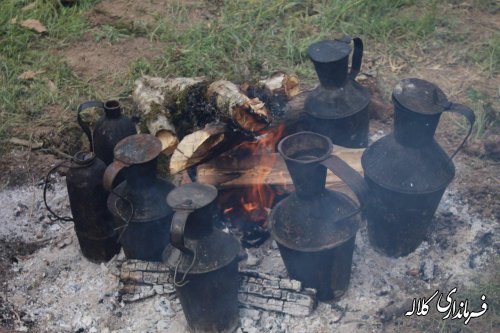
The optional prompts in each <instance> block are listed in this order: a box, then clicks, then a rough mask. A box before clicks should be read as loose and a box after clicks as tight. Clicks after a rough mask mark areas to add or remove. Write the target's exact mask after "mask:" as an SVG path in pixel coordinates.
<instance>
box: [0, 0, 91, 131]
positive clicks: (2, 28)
mask: <svg viewBox="0 0 500 333" xmlns="http://www.w3.org/2000/svg"><path fill="white" fill-rule="evenodd" d="M29 3H30V1H21V0H3V1H2V2H1V4H0V140H1V139H5V138H6V137H7V136H8V135H9V134H10V130H11V129H12V128H15V127H23V126H26V125H29V124H30V123H31V122H33V121H36V120H37V119H38V118H40V116H41V115H42V113H43V111H44V110H46V109H47V107H48V106H50V105H53V104H59V105H63V106H65V107H67V106H68V105H70V104H71V103H72V102H74V101H75V100H76V99H78V98H79V96H81V95H88V93H89V91H90V87H89V86H88V85H86V84H85V83H84V82H81V81H80V80H79V79H78V78H77V77H76V76H75V75H74V73H73V71H72V70H71V69H70V68H69V66H68V65H67V64H66V63H65V62H64V61H63V60H62V59H61V58H59V57H58V56H56V55H54V54H55V52H53V50H56V49H59V48H62V47H65V46H68V45H70V43H71V42H73V41H75V40H77V39H78V38H79V37H80V36H81V35H82V34H83V33H84V32H85V31H86V30H87V29H88V25H87V22H86V20H85V17H84V13H85V12H86V11H87V10H88V9H89V8H90V7H91V6H92V4H93V3H95V1H84V2H82V5H81V6H79V7H72V8H64V7H61V6H59V5H58V3H57V2H56V1H49V0H45V1H43V0H38V1H36V2H35V3H36V6H35V8H34V9H33V10H29V11H21V8H22V7H24V6H25V5H27V4H29ZM29 18H32V19H37V20H39V21H40V22H41V23H42V24H43V25H44V26H45V27H46V28H47V29H48V31H49V33H48V34H47V35H40V34H38V33H36V32H33V31H31V30H28V29H25V28H23V27H21V26H20V25H19V24H14V23H11V20H13V19H16V21H17V22H21V21H23V20H25V19H29ZM27 70H31V71H34V72H37V73H38V74H37V75H36V76H35V77H34V79H33V80H32V81H26V80H20V79H19V78H18V77H19V75H20V74H22V73H23V72H24V71H27ZM49 81H51V82H53V83H54V85H55V87H56V89H53V88H51V87H50V83H49Z"/></svg>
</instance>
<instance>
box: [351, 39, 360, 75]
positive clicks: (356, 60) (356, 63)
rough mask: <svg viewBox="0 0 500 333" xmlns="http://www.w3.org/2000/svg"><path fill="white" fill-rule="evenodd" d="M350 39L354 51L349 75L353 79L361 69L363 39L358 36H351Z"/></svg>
mask: <svg viewBox="0 0 500 333" xmlns="http://www.w3.org/2000/svg"><path fill="white" fill-rule="evenodd" d="M352 41H353V43H354V52H353V53H352V63H351V72H350V73H349V76H350V77H351V78H352V79H355V78H356V76H358V74H359V71H360V70H361V61H362V60H363V41H362V40H361V38H359V37H355V38H353V39H352Z"/></svg>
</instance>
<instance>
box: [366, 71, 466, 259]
mask: <svg viewBox="0 0 500 333" xmlns="http://www.w3.org/2000/svg"><path fill="white" fill-rule="evenodd" d="M392 101H393V104H394V132H393V133H391V134H389V135H387V136H385V137H383V138H381V139H380V140H378V141H377V142H375V143H374V144H373V145H371V146H370V147H369V148H368V149H367V150H366V151H365V152H364V153H363V156H362V159H361V164H362V166H363V170H364V175H365V180H366V182H367V184H368V186H369V188H370V190H371V198H370V201H369V203H368V205H367V213H366V217H367V222H368V234H369V237H370V242H371V244H372V245H373V246H374V247H375V248H376V249H377V250H379V251H381V252H383V253H385V254H386V255H388V256H392V257H399V256H405V255H407V254H409V253H411V252H412V251H413V250H415V249H416V248H417V247H418V246H419V245H420V243H421V242H422V241H423V239H424V237H425V236H426V234H427V233H428V230H429V225H430V224H431V221H432V218H433V216H434V213H435V211H436V209H437V207H438V205H439V202H440V201H441V197H442V196H443V193H444V191H445V189H446V187H447V186H448V185H449V184H450V182H451V181H452V179H453V177H454V176H455V166H454V164H453V162H452V158H453V157H454V156H455V155H456V154H457V152H458V151H459V150H460V149H461V148H462V147H463V145H464V143H465V142H466V140H467V138H468V137H469V136H470V134H471V131H472V126H473V124H474V121H475V116H474V113H473V112H472V110H470V109H469V108H467V107H465V106H463V105H460V104H454V103H451V102H449V101H448V99H447V98H446V96H445V94H444V93H443V91H442V90H441V89H439V88H438V87H437V86H436V85H434V84H432V83H430V82H428V81H424V80H420V79H404V80H402V81H401V82H400V83H398V84H397V85H396V87H395V88H394V90H393V93H392ZM443 112H456V113H459V114H461V115H463V116H465V117H466V119H467V120H468V121H469V125H470V127H469V131H468V133H467V135H466V137H465V139H464V140H463V141H462V143H461V144H460V146H459V147H458V148H457V149H456V151H455V152H454V153H453V154H452V155H451V157H448V155H447V154H446V153H445V151H444V150H443V149H442V148H441V147H440V146H439V144H438V143H437V142H436V141H435V140H434V133H435V131H436V127H437V125H438V122H439V118H440V117H441V114H442V113H443Z"/></svg>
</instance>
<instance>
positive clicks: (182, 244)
mask: <svg viewBox="0 0 500 333" xmlns="http://www.w3.org/2000/svg"><path fill="white" fill-rule="evenodd" d="M216 197H217V189H216V188H215V187H213V186H212V185H205V184H199V183H190V184H185V185H182V186H179V187H178V188H176V189H175V190H173V191H172V192H170V194H169V195H168V197H167V203H168V204H169V206H170V207H172V208H173V209H174V210H175V214H174V217H173V219H172V227H171V229H170V243H171V245H169V246H168V247H167V249H166V250H165V254H164V260H165V262H166V263H167V265H169V266H170V267H171V269H172V272H173V274H174V283H175V287H176V292H177V295H178V297H179V299H180V301H181V305H182V309H183V311H184V314H185V316H186V320H187V323H188V326H189V328H190V330H191V331H192V332H214V333H215V332H234V330H235V329H236V327H237V326H238V321H239V317H238V315H239V312H238V288H239V284H240V281H239V276H238V262H239V260H240V257H239V253H240V244H239V242H238V241H237V240H236V239H235V238H234V237H232V236H231V235H229V234H227V233H225V232H223V231H221V230H218V229H215V228H214V227H213V221H214V220H215V219H217V218H218V214H219V210H218V209H217V206H216V205H215V198H216Z"/></svg>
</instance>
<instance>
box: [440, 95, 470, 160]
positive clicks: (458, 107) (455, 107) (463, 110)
mask: <svg viewBox="0 0 500 333" xmlns="http://www.w3.org/2000/svg"><path fill="white" fill-rule="evenodd" d="M444 111H445V112H455V113H459V114H461V115H462V116H464V117H465V118H466V119H467V121H468V122H469V131H468V132H467V135H466V136H465V138H464V140H463V141H462V143H461V144H460V145H459V146H458V148H457V149H456V150H455V152H454V153H453V154H452V155H451V157H450V161H451V160H452V159H453V157H455V155H456V154H457V153H458V152H459V151H460V150H461V149H462V148H463V146H464V145H465V142H466V141H467V139H469V137H470V135H471V133H472V128H473V127H474V123H475V122H476V115H475V114H474V112H473V111H472V110H471V109H470V108H469V107H467V106H465V105H463V104H458V103H449V105H448V106H446V107H445V110H444Z"/></svg>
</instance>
